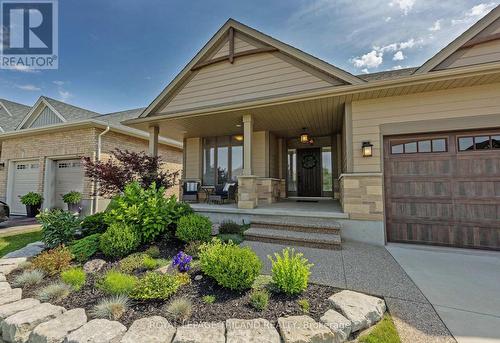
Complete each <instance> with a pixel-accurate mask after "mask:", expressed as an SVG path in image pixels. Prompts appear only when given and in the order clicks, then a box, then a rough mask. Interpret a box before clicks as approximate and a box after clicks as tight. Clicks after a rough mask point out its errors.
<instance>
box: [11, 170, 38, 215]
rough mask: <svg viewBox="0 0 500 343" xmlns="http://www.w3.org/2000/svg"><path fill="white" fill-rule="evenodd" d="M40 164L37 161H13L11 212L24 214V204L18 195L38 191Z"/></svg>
mask: <svg viewBox="0 0 500 343" xmlns="http://www.w3.org/2000/svg"><path fill="white" fill-rule="evenodd" d="M39 172H40V165H39V163H38V161H22V162H14V171H13V173H12V177H13V179H12V196H11V200H10V212H11V213H13V214H22V215H24V214H26V206H25V205H23V204H21V201H20V197H21V196H23V195H25V194H27V193H29V192H37V191H38V179H39Z"/></svg>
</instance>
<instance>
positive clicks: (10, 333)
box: [0, 258, 386, 343]
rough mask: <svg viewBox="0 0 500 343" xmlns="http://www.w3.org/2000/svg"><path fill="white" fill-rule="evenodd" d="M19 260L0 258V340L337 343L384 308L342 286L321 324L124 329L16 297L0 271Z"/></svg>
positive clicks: (258, 322) (284, 321) (300, 319)
mask: <svg viewBox="0 0 500 343" xmlns="http://www.w3.org/2000/svg"><path fill="white" fill-rule="evenodd" d="M24 261H26V258H3V259H0V334H1V336H0V343H4V342H5V343H25V342H28V343H48V342H64V343H84V342H85V343H92V342H94V343H107V342H109V343H118V342H120V343H160V342H161V343H164V342H172V343H193V342H197V343H219V342H220V343H237V342H238V343H239V342H259V343H280V342H281V341H283V342H285V343H298V342H301V343H303V342H315V343H321V342H325V343H327V342H328V343H337V342H344V341H346V340H347V339H348V338H349V335H350V334H351V333H352V332H357V331H359V330H364V329H366V328H368V327H370V326H372V325H374V324H375V323H376V322H378V321H379V320H380V319H381V318H382V316H383V315H384V312H385V310H386V306H385V302H384V300H382V299H380V298H377V297H373V296H369V295H366V294H362V293H357V292H353V291H348V290H345V291H341V292H339V293H336V294H334V295H332V296H331V297H330V298H328V302H329V304H330V307H332V309H330V310H328V311H327V312H326V313H325V314H324V315H323V316H322V317H321V318H320V322H316V321H315V320H314V319H313V318H311V317H309V316H305V315H304V316H291V317H282V318H279V319H278V330H279V332H278V330H276V328H275V327H274V325H272V324H271V322H269V321H268V320H265V319H262V318H258V319H251V320H243V319H228V320H226V322H224V323H223V322H218V323H200V324H188V325H183V326H180V327H177V328H175V327H174V326H172V325H171V324H170V323H169V322H168V320H167V319H165V318H163V317H159V316H153V317H147V318H142V319H139V320H136V321H135V322H133V323H132V325H131V326H130V328H129V329H128V330H127V328H126V327H125V326H124V325H123V324H121V323H119V322H117V321H110V320H107V319H93V320H90V321H88V318H87V315H86V314H85V310H84V309H81V308H77V309H73V310H69V311H67V310H66V309H65V308H63V307H60V306H55V305H52V304H49V303H40V301H38V300H36V299H32V298H26V299H21V298H22V289H20V288H14V289H12V288H11V286H10V284H9V283H8V282H7V281H6V278H5V275H8V274H9V273H11V272H12V271H13V270H15V269H16V268H17V267H18V265H19V264H20V263H22V262H24Z"/></svg>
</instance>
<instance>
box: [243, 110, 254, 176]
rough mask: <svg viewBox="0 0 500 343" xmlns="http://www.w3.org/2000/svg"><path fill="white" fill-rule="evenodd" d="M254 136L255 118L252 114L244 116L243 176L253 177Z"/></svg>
mask: <svg viewBox="0 0 500 343" xmlns="http://www.w3.org/2000/svg"><path fill="white" fill-rule="evenodd" d="M252 135H253V118H252V115H251V114H245V115H244V116H243V175H246V176H249V175H252V172H253V170H252Z"/></svg>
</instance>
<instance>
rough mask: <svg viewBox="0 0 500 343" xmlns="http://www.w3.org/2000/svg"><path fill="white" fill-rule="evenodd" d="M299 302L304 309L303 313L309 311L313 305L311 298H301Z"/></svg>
mask: <svg viewBox="0 0 500 343" xmlns="http://www.w3.org/2000/svg"><path fill="white" fill-rule="evenodd" d="M297 304H298V305H299V307H300V309H301V310H302V313H309V310H310V309H311V305H310V304H309V300H307V299H299V300H298V301H297Z"/></svg>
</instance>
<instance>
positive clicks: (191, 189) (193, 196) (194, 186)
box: [182, 181, 201, 202]
mask: <svg viewBox="0 0 500 343" xmlns="http://www.w3.org/2000/svg"><path fill="white" fill-rule="evenodd" d="M200 187H201V185H200V183H199V182H198V181H184V183H183V184H182V200H183V201H186V202H193V201H194V202H198V201H199V199H198V192H199V190H200Z"/></svg>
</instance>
